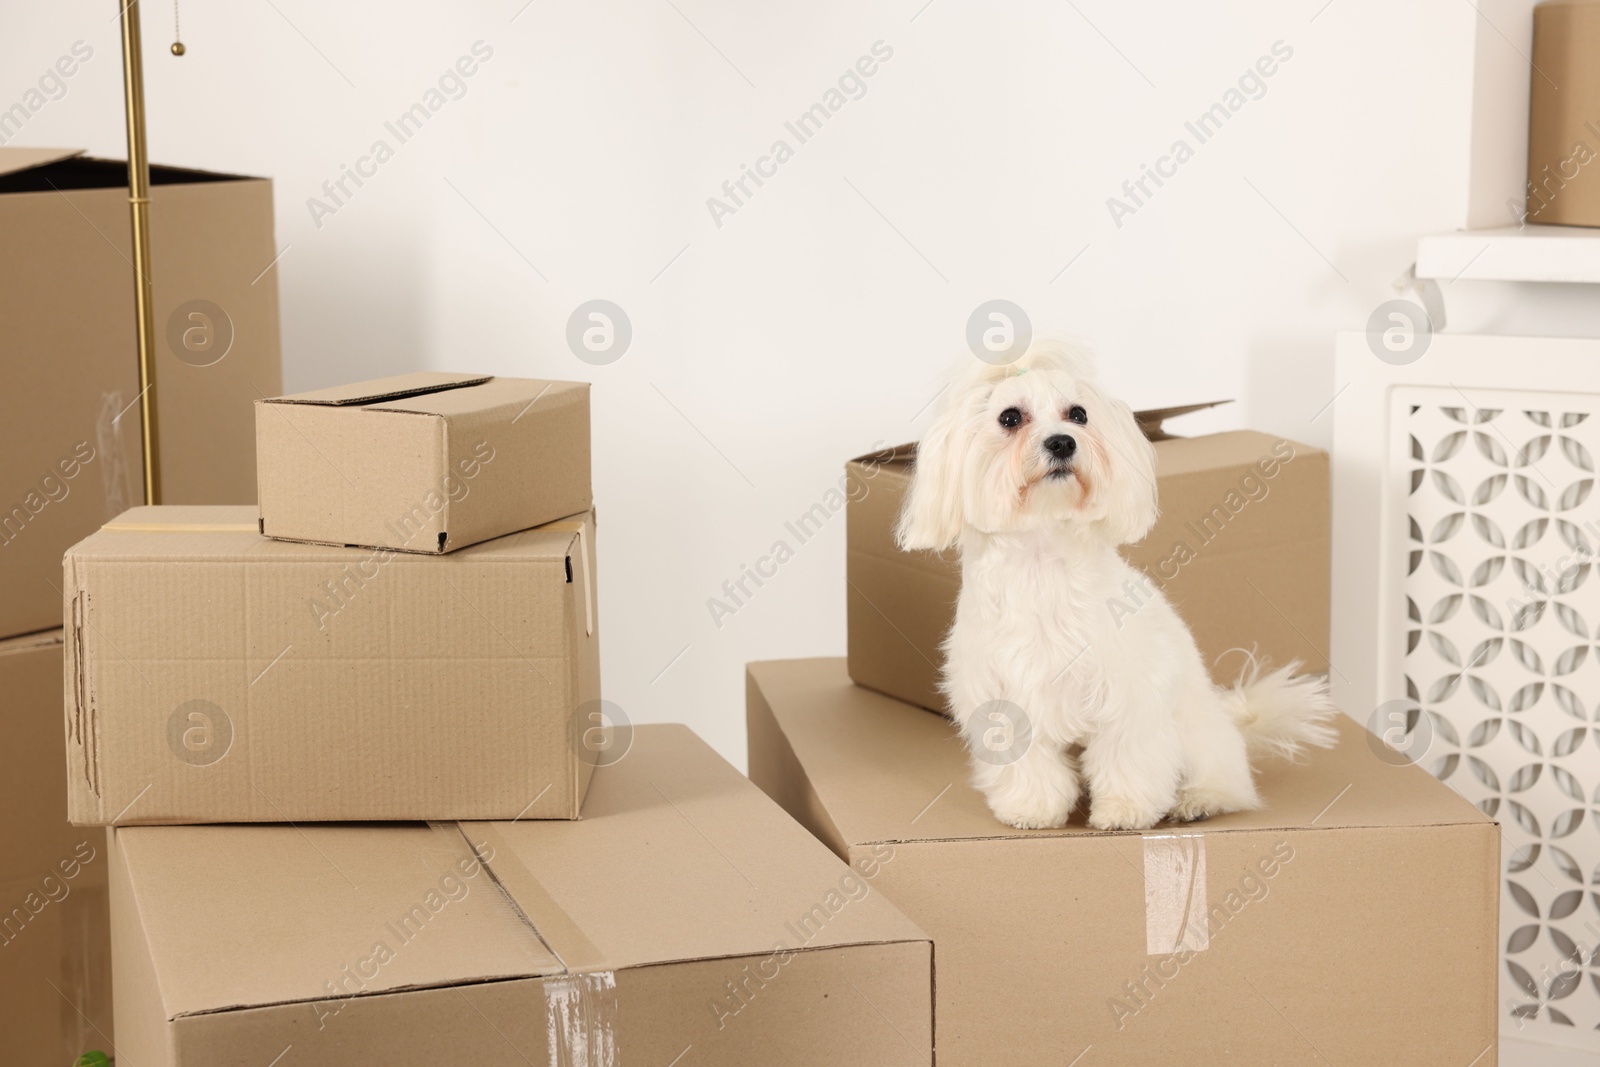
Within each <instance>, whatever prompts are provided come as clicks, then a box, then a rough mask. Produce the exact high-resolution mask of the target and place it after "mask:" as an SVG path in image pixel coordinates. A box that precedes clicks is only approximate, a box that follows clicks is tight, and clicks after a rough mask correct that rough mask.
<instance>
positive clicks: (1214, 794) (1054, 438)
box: [896, 342, 1334, 830]
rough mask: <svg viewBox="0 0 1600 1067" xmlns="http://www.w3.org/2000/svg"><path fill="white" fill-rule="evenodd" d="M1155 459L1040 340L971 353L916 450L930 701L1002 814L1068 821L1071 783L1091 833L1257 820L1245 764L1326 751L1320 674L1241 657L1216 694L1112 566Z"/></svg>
mask: <svg viewBox="0 0 1600 1067" xmlns="http://www.w3.org/2000/svg"><path fill="white" fill-rule="evenodd" d="M1154 459H1155V451H1154V449H1152V448H1151V446H1150V443H1149V442H1148V441H1146V440H1145V438H1144V435H1143V434H1142V433H1140V431H1139V427H1138V424H1137V423H1136V422H1135V421H1134V418H1133V414H1132V412H1131V411H1129V409H1128V407H1127V405H1125V404H1123V403H1122V402H1120V401H1118V400H1114V399H1112V398H1111V397H1109V396H1107V395H1106V394H1105V393H1104V392H1102V391H1101V389H1100V387H1099V386H1098V385H1097V384H1096V382H1095V380H1094V376H1093V366H1092V363H1091V361H1090V360H1089V358H1088V356H1087V355H1086V354H1084V353H1082V352H1079V351H1077V350H1075V349H1072V348H1070V347H1068V346H1066V345H1063V344H1059V343H1053V342H1036V343H1035V344H1034V345H1033V347H1032V348H1031V349H1030V350H1029V351H1028V352H1027V353H1026V354H1025V355H1024V356H1023V357H1022V358H1021V359H1020V360H1019V361H1017V362H1016V363H1013V364H1011V365H1009V366H994V365H990V364H987V363H981V362H978V361H976V360H974V361H973V365H972V366H971V367H968V368H965V369H964V370H963V371H962V372H960V373H958V375H957V377H956V379H955V380H954V381H953V382H952V384H951V386H950V387H949V388H948V389H947V392H946V396H945V397H944V403H943V407H942V409H941V410H940V412H939V414H938V416H937V417H936V419H935V421H934V424H933V426H932V427H931V428H930V429H929V431H928V433H927V435H926V436H925V437H924V438H923V440H922V443H921V445H919V446H918V450H917V463H916V472H915V478H914V481H913V483H912V487H911V493H910V496H909V497H908V498H907V501H906V505H905V510H904V512H903V513H902V514H901V516H900V522H899V526H898V529H897V531H896V532H897V535H898V537H899V541H900V544H901V546H902V547H904V548H908V549H917V548H926V549H934V550H942V549H945V548H948V547H950V546H952V545H959V546H960V549H961V595H960V599H959V601H958V602H957V606H956V619H955V625H954V626H953V627H952V629H951V631H950V636H949V637H948V638H947V639H946V641H945V644H944V651H945V669H944V682H943V689H944V693H945V696H946V697H947V698H948V700H949V704H950V710H951V712H952V714H953V715H954V716H955V718H956V720H957V721H958V722H959V723H960V726H961V731H962V735H963V736H964V738H965V739H966V742H967V745H968V748H969V750H970V751H971V753H972V757H973V770H974V782H975V784H976V786H977V787H978V789H979V790H980V791H982V793H983V795H984V796H985V797H986V798H987V799H988V801H989V807H990V809H991V810H992V811H993V812H994V814H995V817H996V818H998V819H999V820H1000V821H1001V822H1004V823H1009V824H1010V825H1012V826H1018V827H1024V828H1039V827H1053V826H1063V825H1065V824H1066V822H1067V818H1068V816H1070V815H1071V813H1072V811H1073V809H1074V808H1076V807H1077V804H1078V798H1079V794H1080V790H1081V786H1080V772H1081V775H1082V778H1084V779H1087V783H1088V788H1089V794H1090V806H1089V825H1091V826H1093V827H1096V828H1098V829H1102V830H1138V829H1144V828H1147V827H1150V826H1153V825H1155V823H1157V822H1159V821H1160V820H1161V819H1162V818H1163V817H1165V816H1168V815H1170V816H1172V817H1173V818H1175V819H1179V820H1190V819H1200V818H1205V817H1207V816H1209V815H1214V814H1217V813H1220V812H1226V811H1239V810H1244V809H1249V808H1256V807H1259V806H1260V804H1261V799H1260V797H1259V796H1258V794H1257V793H1256V787H1255V781H1254V779H1253V777H1252V775H1251V768H1250V757H1251V756H1252V755H1255V754H1259V753H1264V752H1277V753H1280V754H1283V755H1286V756H1291V757H1292V756H1293V755H1295V754H1296V753H1298V752H1299V751H1300V748H1301V746H1302V745H1306V744H1310V745H1319V746H1327V745H1330V744H1332V743H1333V739H1334V733H1333V730H1332V729H1331V727H1330V726H1329V723H1328V720H1329V719H1330V718H1331V716H1332V715H1333V714H1334V708H1333V705H1332V704H1331V703H1330V701H1329V699H1328V696H1327V690H1326V687H1325V684H1324V683H1323V682H1322V681H1320V680H1318V679H1314V678H1311V677H1305V676H1301V677H1296V676H1295V675H1294V670H1295V668H1296V667H1298V664H1291V665H1289V666H1288V667H1285V668H1282V669H1280V670H1277V671H1274V672H1271V673H1265V674H1264V673H1262V671H1261V669H1260V668H1259V667H1258V666H1257V665H1256V664H1255V662H1254V657H1250V660H1251V662H1250V665H1249V666H1248V668H1247V669H1246V671H1245V673H1244V675H1243V676H1242V677H1241V678H1240V680H1239V683H1238V684H1237V685H1236V686H1235V687H1234V688H1232V689H1226V690H1224V689H1219V688H1217V687H1216V686H1214V685H1213V684H1212V683H1211V679H1210V677H1209V675H1208V674H1207V673H1206V667H1205V664H1204V662H1203V661H1202V660H1201V657H1200V652H1199V650H1198V649H1197V648H1196V647H1195V643H1194V638H1193V636H1192V635H1191V634H1190V633H1189V630H1188V627H1186V626H1185V625H1184V623H1183V620H1182V619H1180V618H1179V617H1178V614H1177V612H1175V611H1174V610H1173V609H1172V605H1171V604H1169V603H1168V602H1167V600H1166V598H1165V597H1164V596H1162V595H1161V593H1160V592H1159V591H1157V590H1155V589H1150V588H1148V581H1149V579H1148V578H1147V577H1146V576H1144V575H1143V574H1142V573H1140V572H1138V571H1136V570H1134V569H1133V568H1132V567H1130V566H1129V565H1128V564H1127V563H1125V562H1124V561H1123V559H1122V557H1121V556H1120V555H1118V554H1117V546H1119V545H1125V544H1130V543H1132V542H1135V541H1138V540H1140V539H1142V538H1143V537H1144V536H1145V534H1146V533H1147V532H1149V530H1150V527H1151V526H1152V525H1153V524H1154V522H1155V519H1156V513H1157V512H1156V483H1155V470H1154ZM1130 589H1137V590H1140V591H1141V592H1140V596H1139V601H1140V603H1141V606H1140V607H1138V609H1137V610H1135V611H1134V612H1133V614H1132V615H1131V616H1130V615H1128V614H1127V611H1126V604H1127V600H1126V599H1125V598H1126V597H1127V596H1128V591H1129V590H1130ZM1112 602H1118V603H1120V604H1122V605H1123V606H1124V608H1123V611H1122V612H1121V617H1114V616H1113V613H1112V611H1111V609H1110V606H1109V605H1110V604H1111V603H1112ZM1075 746H1082V748H1081V758H1075V753H1077V752H1078V751H1079V749H1077V748H1076V747H1075Z"/></svg>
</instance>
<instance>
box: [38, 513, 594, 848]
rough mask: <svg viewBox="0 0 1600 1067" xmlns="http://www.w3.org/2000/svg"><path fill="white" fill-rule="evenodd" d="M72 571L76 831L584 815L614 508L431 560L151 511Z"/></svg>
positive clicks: (70, 684) (67, 565)
mask: <svg viewBox="0 0 1600 1067" xmlns="http://www.w3.org/2000/svg"><path fill="white" fill-rule="evenodd" d="M64 569H65V588H66V591H67V598H68V602H69V605H70V606H69V611H68V614H69V615H70V616H71V618H72V625H71V626H70V627H68V628H67V633H66V654H67V663H68V667H67V671H66V691H67V701H66V703H67V707H66V720H67V773H68V796H69V812H70V814H71V817H72V820H73V821H74V822H78V823H160V822H308V821H314V820H337V819H452V818H474V819H478V818H481V819H498V818H506V819H511V818H518V817H520V818H549V819H575V818H577V817H578V812H579V807H580V805H581V804H582V802H583V796H584V791H585V790H586V789H587V788H588V785H589V778H590V776H591V774H592V772H593V770H594V763H595V761H596V759H598V758H600V756H601V755H602V754H603V752H602V751H601V750H599V749H597V748H594V747H592V746H588V745H586V744H585V739H586V738H587V737H588V732H589V731H591V729H592V727H593V726H594V725H595V723H594V722H593V721H592V719H593V717H594V716H593V713H594V712H595V711H596V710H597V708H598V704H597V701H598V700H599V696H600V655H599V643H600V640H599V636H598V632H597V630H598V620H597V619H596V605H595V549H594V516H593V513H592V512H590V513H586V514H584V515H576V516H572V517H570V518H568V519H563V520H562V521H560V522H555V523H549V524H547V525H545V526H541V527H538V528H536V529H533V530H526V531H524V532H522V533H518V534H512V535H511V536H509V537H502V538H497V539H496V540H493V541H485V542H483V543H482V544H479V545H474V546H472V547H471V548H467V549H462V550H461V551H460V552H455V553H452V554H451V555H449V556H447V557H432V556H416V555H409V554H407V553H402V552H393V551H389V550H387V549H379V550H367V549H351V548H331V547H327V546H321V545H305V544H297V543H293V542H288V541H274V540H272V539H271V538H266V537H262V536H261V535H260V534H259V533H257V532H256V513H255V509H254V508H249V507H225V508H198V507H190V508H180V507H168V508H134V509H133V510H131V511H129V512H127V513H126V514H124V515H122V516H121V517H120V518H119V519H117V520H116V521H114V522H111V523H108V524H107V525H106V526H105V527H103V528H102V529H101V530H100V531H98V532H97V533H94V534H91V535H90V536H89V537H88V538H86V539H85V540H83V541H81V542H79V543H78V544H77V545H76V546H74V547H73V548H72V549H71V550H70V551H68V553H67V555H66V559H65V562H64Z"/></svg>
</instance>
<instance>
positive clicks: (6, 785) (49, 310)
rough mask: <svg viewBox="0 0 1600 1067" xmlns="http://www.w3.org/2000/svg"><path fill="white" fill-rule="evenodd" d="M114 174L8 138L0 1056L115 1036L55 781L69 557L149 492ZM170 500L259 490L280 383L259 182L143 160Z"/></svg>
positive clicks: (2, 395)
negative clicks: (64, 565) (263, 404)
mask: <svg viewBox="0 0 1600 1067" xmlns="http://www.w3.org/2000/svg"><path fill="white" fill-rule="evenodd" d="M126 179H127V167H126V164H124V163H121V162H116V161H112V160H101V159H89V158H85V157H83V156H82V154H81V153H80V152H77V151H74V150H59V149H23V148H0V229H3V230H4V232H5V235H6V245H5V255H4V256H3V257H0V324H3V328H4V334H5V343H6V346H7V350H8V351H7V356H6V372H5V388H4V389H3V390H0V453H3V454H4V456H5V462H4V466H3V468H0V693H3V694H4V702H3V712H0V716H3V719H4V729H5V743H4V744H3V745H0V819H3V821H4V826H5V831H4V832H5V835H6V838H7V844H6V845H5V847H3V848H0V1062H4V1063H8V1064H10V1063H19V1064H35V1063H39V1064H46V1063H69V1062H71V1060H72V1059H73V1057H75V1056H76V1055H78V1054H79V1053H81V1052H84V1051H85V1050H88V1049H96V1048H109V1047H110V1046H111V1044H112V1038H111V992H110V966H109V935H108V927H109V914H108V911H107V908H106V890H105V885H106V858H105V835H104V833H103V832H101V831H99V830H85V829H81V828H74V827H73V826H72V825H70V824H69V822H68V821H67V810H66V803H65V799H64V796H63V793H62V790H61V780H60V767H61V765H62V763H63V759H64V753H63V734H62V729H61V718H60V712H61V703H60V701H61V672H62V647H63V642H62V631H61V625H62V597H61V554H62V552H63V551H65V550H66V549H67V547H68V546H70V545H71V544H72V543H73V542H74V541H77V540H78V539H79V538H81V537H83V536H84V535H85V534H87V533H89V532H90V531H92V530H94V529H95V528H97V527H98V526H99V525H100V524H101V523H103V522H105V521H106V520H107V519H109V518H111V517H113V516H115V515H116V514H118V513H119V512H121V511H123V510H124V509H126V508H127V507H128V506H129V505H130V504H132V503H134V502H136V501H137V500H138V499H139V497H140V494H141V491H142V490H141V486H142V480H143V471H142V468H141V464H140V455H141V452H140V416H139V407H138V404H137V399H138V397H139V376H138V360H137V356H136V351H135V330H134V313H133V275H132V269H131V268H130V266H129V259H130V258H131V255H132V252H131V248H130V241H131V234H130V229H129V224H128V201H127V187H126ZM151 182H152V192H151V203H150V213H151V234H152V247H153V248H154V250H155V262H154V266H153V277H152V283H153V288H154V293H155V302H156V303H155V313H156V319H157V352H156V377H157V383H158V385H157V389H156V392H155V396H156V404H157V409H158V411H159V414H160V419H161V430H162V437H161V464H162V471H163V476H164V482H165V492H166V497H167V499H169V500H172V501H177V502H198V501H215V502H221V503H239V504H248V503H251V502H253V501H254V500H255V454H254V441H253V436H252V434H251V432H250V426H249V415H250V410H251V405H252V403H253V402H254V401H255V400H256V399H257V397H258V396H259V395H260V393H258V392H257V390H263V391H266V392H268V393H272V392H276V391H278V388H279V383H280V378H279V357H278V303H277V300H278V298H277V277H276V273H275V272H271V271H267V272H265V273H264V272H263V268H265V267H266V266H267V265H268V264H269V263H271V262H272V260H273V258H274V257H275V255H276V248H275V246H274V244H273V239H272V185H271V182H269V181H267V180H265V179H261V178H245V177H237V176H233V175H226V174H209V173H202V172H199V171H192V170H180V169H177V168H172V167H161V166H156V167H152V168H151Z"/></svg>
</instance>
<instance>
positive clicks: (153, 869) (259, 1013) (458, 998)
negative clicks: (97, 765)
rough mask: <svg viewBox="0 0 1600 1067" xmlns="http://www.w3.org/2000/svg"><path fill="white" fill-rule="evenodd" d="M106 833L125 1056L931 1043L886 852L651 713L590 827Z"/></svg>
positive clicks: (829, 1052)
mask: <svg viewBox="0 0 1600 1067" xmlns="http://www.w3.org/2000/svg"><path fill="white" fill-rule="evenodd" d="M112 839H113V843H114V847H113V850H112V852H113V861H112V862H113V873H112V912H113V918H112V923H113V929H114V938H115V942H114V943H115V954H114V955H115V961H116V979H117V1005H116V1007H117V1022H118V1048H117V1052H118V1057H117V1059H118V1062H119V1063H121V1062H123V1061H124V1060H126V1062H128V1063H132V1064H136V1065H138V1067H264V1065H266V1064H269V1063H272V1062H273V1061H274V1059H275V1058H276V1057H280V1056H283V1055H284V1054H285V1051H286V1050H287V1049H289V1048H290V1047H291V1046H292V1049H293V1051H292V1052H291V1053H289V1055H292V1056H293V1057H294V1058H293V1061H292V1062H295V1063H358V1062H359V1063H381V1064H384V1065H385V1067H408V1065H413V1064H414V1065H417V1067H437V1065H440V1064H489V1063H506V1062H510V1063H530V1064H563V1065H566V1064H571V1065H579V1064H583V1065H587V1067H614V1065H620V1064H643V1065H651V1064H654V1065H658V1067H667V1065H668V1064H674V1063H677V1064H679V1065H680V1067H682V1065H687V1064H694V1065H697V1067H715V1065H726V1067H747V1065H749V1064H757V1063H805V1064H814V1065H823V1064H840V1065H845V1064H849V1065H856V1064H873V1065H874V1067H926V1065H927V1064H928V1063H929V1062H930V1057H931V1051H932V1030H933V1018H932V979H933V949H932V946H931V945H930V944H929V942H928V939H927V937H926V936H925V935H924V934H923V933H922V932H921V931H920V930H918V929H917V927H916V926H914V925H913V924H912V923H911V922H910V921H909V920H907V919H906V918H905V917H904V916H903V915H901V914H900V912H899V911H898V910H896V909H895V908H894V907H893V905H891V904H889V903H888V902H887V901H885V900H884V898H883V896H882V895H881V894H880V893H878V892H877V891H876V889H875V882H876V880H877V879H881V878H882V877H883V872H884V871H886V870H888V869H889V868H891V867H892V866H893V864H894V863H895V862H896V861H895V859H894V856H893V853H892V851H886V852H884V853H882V854H881V855H880V856H879V857H876V858H873V857H869V858H868V859H866V860H864V861H861V862H859V863H858V864H857V866H856V868H855V869H854V870H852V869H851V868H848V867H846V866H845V865H844V864H843V863H841V862H839V860H838V859H836V858H835V857H834V856H832V855H830V854H829V853H828V850H827V849H825V848H823V847H822V846H821V845H820V844H818V843H817V842H816V841H815V840H814V839H812V838H811V836H810V835H809V834H807V833H806V832H805V830H803V829H802V828H801V827H799V826H797V825H796V824H795V823H794V821H793V820H791V819H790V818H789V817H788V816H787V815H785V814H784V813H783V812H782V811H780V810H779V809H778V807H777V806H776V805H774V804H773V803H772V802H771V801H770V800H768V799H767V798H766V797H764V796H762V794H761V792H760V791H759V790H757V789H756V788H755V787H754V786H752V785H751V784H750V783H749V782H748V781H747V780H746V779H745V778H744V777H743V776H742V775H740V774H739V773H738V772H737V771H736V770H734V769H733V768H732V767H731V766H729V765H728V764H727V763H726V762H724V761H723V760H722V759H720V758H719V757H718V756H717V755H716V754H715V753H713V752H712V751H711V750H710V749H709V748H708V747H707V746H706V745H705V744H704V742H702V741H700V740H699V739H698V738H696V737H695V736H694V735H693V734H692V733H690V732H689V731H688V729H686V728H685V727H682V726H646V727H640V728H638V729H637V730H636V731H635V733H634V735H633V743H632V748H631V749H630V750H629V751H628V753H627V755H626V756H625V757H624V758H622V759H619V760H618V761H617V762H615V763H612V764H608V765H606V766H604V767H601V768H600V769H599V770H597V771H596V773H595V782H594V788H593V792H592V795H591V797H590V801H589V810H588V811H587V812H586V817H585V819H584V820H583V821H582V822H580V823H553V822H544V823H530V822H514V823H510V822H500V823H462V824H456V823H436V824H433V825H431V826H423V825H416V824H410V825H392V826H346V825H327V826H309V827H300V828H298V829H297V828H294V827H289V826H203V827H189V826H175V827H165V826H162V827H132V828H118V829H116V830H114V831H113V833H112ZM285 1062H289V1061H288V1060H285Z"/></svg>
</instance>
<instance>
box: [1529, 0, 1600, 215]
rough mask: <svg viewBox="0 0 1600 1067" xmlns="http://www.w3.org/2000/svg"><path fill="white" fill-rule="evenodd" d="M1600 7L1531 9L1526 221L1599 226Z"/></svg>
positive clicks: (1548, 0)
mask: <svg viewBox="0 0 1600 1067" xmlns="http://www.w3.org/2000/svg"><path fill="white" fill-rule="evenodd" d="M1596 56H1600V5H1596V4H1595V3H1593V0H1582V2H1573V0H1545V2H1544V3H1542V4H1538V5H1536V6H1535V7H1534V9H1533V66H1532V68H1531V70H1530V73H1529V78H1530V81H1529V86H1530V88H1529V106H1528V188H1527V213H1528V214H1527V221H1528V222H1537V223H1547V224H1556V225H1561V226H1600V63H1597V62H1596V61H1595V57H1596Z"/></svg>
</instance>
